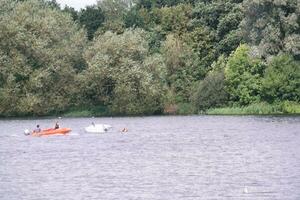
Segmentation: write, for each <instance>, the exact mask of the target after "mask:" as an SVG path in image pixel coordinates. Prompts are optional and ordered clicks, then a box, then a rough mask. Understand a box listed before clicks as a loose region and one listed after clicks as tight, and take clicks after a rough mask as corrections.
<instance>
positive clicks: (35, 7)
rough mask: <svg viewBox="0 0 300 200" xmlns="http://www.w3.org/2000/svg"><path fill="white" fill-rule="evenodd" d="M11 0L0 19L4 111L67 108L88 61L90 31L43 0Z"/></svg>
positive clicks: (40, 112)
mask: <svg viewBox="0 0 300 200" xmlns="http://www.w3.org/2000/svg"><path fill="white" fill-rule="evenodd" d="M11 3H12V5H14V7H13V8H12V9H11V10H7V12H6V13H4V14H3V15H2V16H1V20H0V66H1V68H0V77H1V78H0V79H1V81H0V82H1V85H0V94H1V95H0V96H1V97H0V98H1V105H0V113H1V114H2V115H14V114H22V113H23V114H37V115H44V114H47V113H51V112H53V111H54V110H64V109H65V108H66V107H68V106H69V104H70V102H71V99H72V96H71V95H70V93H71V91H72V82H73V80H74V76H75V74H76V72H77V70H78V71H79V70H80V68H82V67H84V66H79V65H78V63H84V61H83V58H82V50H83V47H84V46H85V45H86V40H85V34H84V32H83V31H82V30H80V29H79V28H78V26H77V25H76V24H75V23H74V22H73V20H72V19H71V18H70V16H69V15H67V14H64V13H62V12H60V11H59V10H58V9H53V8H52V7H49V6H47V5H45V4H44V3H43V2H42V1H37V0H27V1H25V2H20V3H17V4H15V3H14V2H11ZM9 102H10V103H11V102H13V104H12V105H10V103H9Z"/></svg>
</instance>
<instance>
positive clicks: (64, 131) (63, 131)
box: [30, 128, 71, 137]
mask: <svg viewBox="0 0 300 200" xmlns="http://www.w3.org/2000/svg"><path fill="white" fill-rule="evenodd" d="M70 131H71V129H70V128H58V129H54V128H49V129H44V130H42V131H41V132H38V133H34V132H32V133H31V134H30V135H31V136H36V137H40V136H47V135H66V134H67V133H69V132H70Z"/></svg>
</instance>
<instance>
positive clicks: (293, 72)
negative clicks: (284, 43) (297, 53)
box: [262, 55, 300, 102]
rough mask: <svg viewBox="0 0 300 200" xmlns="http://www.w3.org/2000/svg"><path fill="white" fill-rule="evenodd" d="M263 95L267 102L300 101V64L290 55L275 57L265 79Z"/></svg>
mask: <svg viewBox="0 0 300 200" xmlns="http://www.w3.org/2000/svg"><path fill="white" fill-rule="evenodd" d="M262 85H263V86H262V87H263V91H262V95H263V97H264V99H265V100H267V101H269V102H273V101H278V100H279V101H284V100H290V101H297V102H299V101H300V62H299V61H295V60H294V59H293V57H291V56H289V55H281V56H278V57H274V58H273V59H272V60H271V62H270V63H269V65H268V67H267V69H266V72H265V77H264V79H263V84H262Z"/></svg>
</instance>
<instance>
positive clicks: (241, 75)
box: [225, 45, 265, 105]
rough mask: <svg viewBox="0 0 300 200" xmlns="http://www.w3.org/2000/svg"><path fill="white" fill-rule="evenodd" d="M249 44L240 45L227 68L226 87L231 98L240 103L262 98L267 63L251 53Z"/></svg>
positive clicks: (229, 60) (243, 103)
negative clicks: (263, 78)
mask: <svg viewBox="0 0 300 200" xmlns="http://www.w3.org/2000/svg"><path fill="white" fill-rule="evenodd" d="M250 53H251V50H250V47H249V46H247V45H240V46H239V47H238V48H237V49H236V51H235V52H234V53H233V54H232V55H230V57H229V58H228V62H227V65H226V68H225V80H226V89H227V91H228V93H229V94H230V99H231V100H232V101H234V102H238V103H239V104H240V105H247V104H250V103H253V102H256V101H259V100H260V97H261V96H260V94H261V87H262V77H263V72H264V68H265V65H264V64H263V63H262V61H261V60H259V59H257V58H255V57H253V56H251V55H250Z"/></svg>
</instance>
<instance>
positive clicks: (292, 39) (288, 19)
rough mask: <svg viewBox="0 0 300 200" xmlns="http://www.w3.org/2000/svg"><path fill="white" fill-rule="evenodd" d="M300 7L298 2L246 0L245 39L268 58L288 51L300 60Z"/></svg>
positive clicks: (244, 4) (288, 0)
mask: <svg viewBox="0 0 300 200" xmlns="http://www.w3.org/2000/svg"><path fill="white" fill-rule="evenodd" d="M299 7H300V2H299V1H298V0H281V1H270V0H260V1H244V3H243V11H244V13H245V18H244V19H243V22H242V23H241V28H242V35H243V37H244V38H245V40H246V42H248V43H249V44H251V45H256V46H258V48H259V50H260V53H261V55H262V56H264V57H267V56H269V55H277V54H278V53H280V52H285V53H289V54H292V55H293V56H295V57H297V58H298V59H299V58H300V46H299V43H300V36H299V34H300V32H299V30H300V17H299V16H300V15H299V13H300V11H299Z"/></svg>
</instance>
